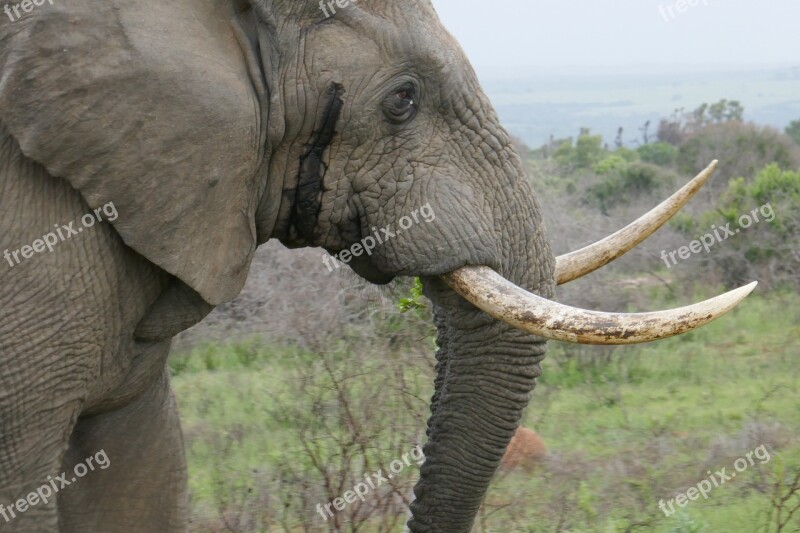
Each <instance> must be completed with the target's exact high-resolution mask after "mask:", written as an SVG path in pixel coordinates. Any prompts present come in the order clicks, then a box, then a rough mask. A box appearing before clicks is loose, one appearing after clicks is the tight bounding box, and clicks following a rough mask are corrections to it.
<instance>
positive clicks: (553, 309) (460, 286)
mask: <svg viewBox="0 0 800 533" xmlns="http://www.w3.org/2000/svg"><path fill="white" fill-rule="evenodd" d="M441 277H442V279H443V280H444V282H445V283H447V284H448V285H449V286H450V288H452V289H453V290H454V291H455V292H457V293H458V294H460V295H461V296H462V297H464V298H465V299H466V300H467V301H469V302H471V303H472V304H473V305H475V306H476V307H478V308H479V309H481V310H483V311H485V312H486V313H488V314H489V315H491V316H493V317H494V318H496V319H498V320H501V321H503V322H505V323H507V324H510V325H511V326H514V327H515V328H518V329H521V330H523V331H527V332H528V333H533V334H534V335H539V336H540V337H544V338H546V339H552V340H558V341H565V342H573V343H578V344H637V343H641V342H650V341H655V340H659V339H664V338H667V337H671V336H673V335H679V334H681V333H686V332H687V331H691V330H693V329H697V328H699V327H701V326H704V325H705V324H708V323H709V322H711V321H712V320H715V319H717V318H719V317H721V316H722V315H724V314H725V313H727V312H728V311H730V310H731V309H733V308H734V307H736V305H738V304H739V302H741V301H742V300H743V299H744V298H745V297H747V295H749V294H750V293H751V292H753V289H755V287H756V285H757V284H758V282H756V281H754V282H752V283H750V284H749V285H745V286H744V287H740V288H738V289H735V290H732V291H730V292H727V293H725V294H722V295H720V296H717V297H716V298H712V299H710V300H706V301H704V302H700V303H696V304H694V305H689V306H686V307H680V308H677V309H669V310H666V311H655V312H651V313H604V312H600V311H588V310H586V309H580V308H577V307H570V306H568V305H564V304H560V303H558V302H554V301H552V300H548V299H546V298H542V297H541V296H537V295H535V294H532V293H530V292H528V291H526V290H524V289H522V288H521V287H519V286H517V285H515V284H513V283H511V282H510V281H508V280H507V279H505V278H504V277H502V276H501V275H500V274H498V273H497V272H495V271H494V270H492V269H491V268H489V267H485V266H481V267H462V268H459V269H458V270H454V271H452V272H449V273H447V274H443V275H442V276H441Z"/></svg>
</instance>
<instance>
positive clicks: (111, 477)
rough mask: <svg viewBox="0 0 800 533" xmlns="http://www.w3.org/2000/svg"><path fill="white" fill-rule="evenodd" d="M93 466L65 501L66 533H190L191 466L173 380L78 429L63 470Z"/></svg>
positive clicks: (61, 501)
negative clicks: (173, 390) (182, 431)
mask: <svg viewBox="0 0 800 533" xmlns="http://www.w3.org/2000/svg"><path fill="white" fill-rule="evenodd" d="M90 458H91V460H90ZM89 462H91V463H92V464H93V466H94V468H93V469H89V470H88V471H87V473H86V474H85V476H83V477H81V478H80V479H78V480H77V481H76V482H75V483H73V484H72V485H70V486H69V487H68V489H67V490H66V491H64V492H62V493H59V510H60V513H61V527H62V531H65V532H71V531H75V532H78V531H81V532H82V531H103V532H107V533H114V532H120V533H123V532H124V533H129V532H131V531H159V532H165V533H167V532H174V531H185V530H186V523H187V512H188V511H187V508H188V503H187V487H186V483H187V475H186V460H185V456H184V450H183V436H182V433H181V428H180V422H179V420H178V412H177V407H176V403H175V398H174V397H173V394H172V390H171V387H170V384H169V376H168V372H166V371H165V372H164V373H163V374H162V375H161V377H160V378H159V379H158V380H157V381H156V382H155V383H154V384H153V385H152V386H151V387H150V388H149V389H148V390H147V391H146V392H145V393H144V394H143V395H142V396H140V397H139V398H138V399H136V400H134V401H133V402H131V403H130V404H128V405H127V406H125V407H122V408H120V409H117V410H115V411H112V412H109V413H104V414H100V415H95V416H91V417H87V418H82V419H80V420H79V421H78V425H77V426H76V428H75V431H74V433H73V435H72V440H71V442H70V448H69V451H68V452H67V455H66V457H65V461H64V466H63V469H64V471H66V472H73V471H74V470H75V468H76V465H80V464H81V463H83V464H84V465H87V464H88V463H89ZM78 468H79V469H80V470H81V471H83V470H84V468H82V467H80V466H78Z"/></svg>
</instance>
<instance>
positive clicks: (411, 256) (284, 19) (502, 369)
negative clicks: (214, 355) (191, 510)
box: [0, 0, 554, 532]
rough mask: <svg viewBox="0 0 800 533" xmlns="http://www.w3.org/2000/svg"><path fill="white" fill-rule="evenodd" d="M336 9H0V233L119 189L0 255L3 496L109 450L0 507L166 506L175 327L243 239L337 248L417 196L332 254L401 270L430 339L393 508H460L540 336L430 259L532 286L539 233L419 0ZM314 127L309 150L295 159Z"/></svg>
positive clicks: (79, 521) (182, 486)
mask: <svg viewBox="0 0 800 533" xmlns="http://www.w3.org/2000/svg"><path fill="white" fill-rule="evenodd" d="M338 11H339V12H338V13H337V15H336V16H335V17H333V18H331V19H328V20H326V19H325V17H324V15H323V14H322V12H321V11H320V10H319V6H318V5H317V4H316V3H315V2H312V1H310V0H309V1H308V2H301V1H298V0H291V1H290V0H286V1H281V0H273V1H269V0H253V2H252V5H251V4H250V2H247V1H244V0H242V1H240V2H230V1H221V0H206V1H200V0H171V1H170V2H163V1H155V0H145V1H133V0H128V1H125V2H123V1H111V0H109V1H104V2H93V1H92V2H90V1H89V0H58V1H57V2H55V3H54V4H53V5H50V4H49V3H47V2H45V3H44V5H42V6H40V7H37V8H35V9H34V11H33V12H31V13H29V14H26V15H25V16H24V17H23V19H22V20H20V21H17V22H13V23H12V22H9V21H8V20H7V19H6V18H3V19H2V21H0V229H1V231H0V252H2V250H5V249H10V250H15V249H19V248H21V246H23V245H25V244H31V243H32V242H33V241H34V240H35V239H37V238H39V237H41V236H42V235H44V233H47V232H48V231H50V228H52V227H53V225H54V224H66V223H68V222H70V221H73V220H77V219H79V218H80V217H81V215H83V214H85V213H87V212H89V210H90V209H94V208H97V207H100V206H102V205H104V204H106V203H107V202H113V203H114V205H115V207H116V208H117V210H118V212H119V217H118V218H117V219H116V220H115V221H114V222H113V223H111V224H109V223H103V224H99V225H97V226H95V227H94V228H92V229H87V230H85V231H83V232H82V233H81V234H80V235H79V236H75V237H72V238H71V239H69V240H67V241H65V242H62V243H60V244H59V245H58V246H57V247H56V249H55V250H54V251H53V252H50V253H47V252H46V253H41V254H36V255H35V256H34V257H32V258H30V259H28V260H26V261H24V262H23V263H21V264H19V265H16V266H14V267H13V268H11V267H10V266H9V265H8V263H6V262H5V261H4V262H2V263H0V504H4V505H6V506H7V505H8V504H9V503H11V502H14V501H16V500H18V499H19V498H21V497H24V496H25V495H26V494H27V493H28V492H30V491H32V490H34V489H36V488H37V487H38V486H40V485H41V484H43V483H46V480H47V476H48V475H50V476H55V475H57V474H58V473H60V472H62V471H67V472H72V468H73V466H74V465H75V464H76V463H77V462H80V461H82V460H83V459H84V458H86V457H88V456H89V455H92V454H95V453H96V452H98V451H99V450H101V449H102V450H104V451H105V452H106V454H107V456H108V458H109V461H110V463H111V466H110V467H109V468H107V469H106V470H96V471H94V472H91V473H89V474H88V475H87V476H86V477H84V478H82V479H80V480H79V481H78V482H77V483H74V484H72V485H71V486H69V487H67V488H65V489H63V490H62V491H61V492H60V493H59V494H58V499H57V501H52V502H50V503H48V504H47V505H43V504H39V505H38V506H36V507H34V508H32V509H30V510H28V511H26V512H25V513H23V514H21V515H19V516H18V517H17V518H16V519H14V520H12V521H11V522H9V523H6V522H5V521H4V520H3V518H2V517H0V531H56V530H60V531H103V532H110V531H120V532H131V531H147V532H150V531H181V530H184V529H185V528H186V520H187V501H186V470H185V459H184V450H183V442H182V436H181V431H180V426H179V422H178V417H177V411H176V406H175V401H174V400H173V398H172V395H171V392H170V385H169V379H168V375H167V372H166V370H165V368H166V358H167V353H168V351H169V344H170V339H171V337H172V336H174V335H175V334H176V333H178V332H179V331H181V330H183V329H185V328H187V327H189V326H191V325H192V324H194V323H196V322H198V321H199V320H201V319H202V317H204V316H205V315H206V314H207V313H208V312H209V311H210V310H211V309H212V308H213V306H215V305H217V304H220V303H222V302H225V301H228V300H230V299H232V298H233V297H235V296H236V294H237V293H238V292H239V291H240V290H241V288H242V285H243V283H244V280H245V277H246V275H247V271H248V267H249V264H250V260H251V258H252V255H253V252H254V250H255V248H256V246H257V245H258V244H260V243H263V242H264V241H266V240H268V239H271V238H277V239H280V240H281V241H282V242H284V243H285V244H287V245H289V246H323V247H325V248H327V249H328V250H329V251H331V252H337V251H339V250H343V249H346V248H348V247H349V246H350V245H351V244H353V243H355V242H357V241H359V240H360V239H361V238H362V237H363V236H366V235H368V234H370V233H372V232H371V230H370V228H372V227H377V228H381V227H386V226H389V225H390V224H391V225H392V226H393V227H395V228H396V227H397V223H398V220H399V219H400V217H402V216H404V215H409V214H411V213H412V212H413V211H414V210H418V209H420V208H421V207H422V206H423V205H425V204H427V203H430V205H431V208H432V209H433V210H434V212H435V214H436V220H435V221H434V222H432V223H421V224H419V225H416V226H414V227H413V228H412V229H410V230H408V231H406V232H403V233H402V234H399V235H398V236H397V237H396V238H394V239H392V240H389V241H388V242H386V243H385V244H384V245H382V246H378V247H377V248H376V249H375V252H374V253H373V255H372V256H371V257H369V258H365V257H361V258H358V259H357V260H355V261H354V262H353V263H352V264H351V266H352V267H353V269H354V270H355V271H356V272H358V273H359V274H360V275H362V276H364V277H365V278H367V279H369V280H371V281H374V282H376V283H384V282H387V281H389V280H390V279H392V278H393V277H395V276H422V277H423V280H424V285H425V291H426V294H427V295H428V296H429V297H430V298H431V300H432V301H433V302H434V309H435V317H436V318H435V320H436V326H437V328H438V334H439V346H440V349H439V351H438V354H437V361H438V364H437V377H436V382H435V386H436V392H435V394H434V396H433V399H432V406H431V412H432V414H431V418H430V420H429V422H428V436H429V442H428V444H427V445H426V446H425V448H424V451H425V455H426V462H425V464H424V465H423V467H422V475H421V480H420V481H419V483H418V485H417V486H416V489H415V493H416V498H417V499H416V501H415V502H414V504H413V505H412V509H411V510H412V513H413V518H412V519H411V521H410V522H409V525H410V528H411V530H412V531H414V532H427V531H432V532H441V531H459V532H465V531H469V530H470V528H471V526H472V523H473V520H474V517H475V514H476V511H477V509H478V506H479V505H480V502H481V500H482V498H483V496H484V494H485V492H486V490H487V486H488V484H489V480H490V478H491V477H492V475H493V473H494V472H495V469H496V468H497V466H498V464H499V462H500V459H501V456H502V455H503V451H504V449H505V447H506V445H507V443H508V441H509V440H510V438H511V436H512V434H513V432H514V430H515V428H516V427H517V424H518V421H519V419H520V415H521V411H522V409H523V408H524V407H525V406H526V404H527V403H528V399H529V395H530V392H531V390H532V389H533V386H534V378H535V377H536V376H538V374H539V372H540V368H539V362H540V361H541V359H542V357H543V355H544V351H545V345H544V343H543V342H542V341H541V339H538V338H535V337H532V336H530V335H527V334H523V333H520V332H518V331H516V330H514V329H511V328H510V327H509V326H506V325H504V324H502V323H498V322H497V321H495V320H493V319H491V318H489V317H488V316H487V315H485V314H483V313H481V312H478V311H477V310H476V309H475V308H473V307H472V306H471V305H469V304H467V303H465V301H464V300H462V299H461V298H460V297H458V296H457V295H456V294H455V293H453V292H451V291H450V290H449V289H447V288H446V287H445V286H444V285H443V284H442V282H441V281H439V279H438V278H437V277H435V276H436V275H437V274H441V273H445V272H448V271H450V270H452V269H455V268H457V267H460V266H463V265H488V266H490V267H492V268H494V269H496V270H497V271H498V272H500V273H501V274H502V275H504V276H505V277H507V278H508V279H510V280H512V281H514V282H515V283H517V284H519V285H521V286H522V287H525V288H527V289H529V290H531V291H533V292H536V293H538V294H541V295H543V296H545V297H552V296H553V293H554V281H553V268H554V261H553V257H552V254H551V251H550V247H549V244H548V242H547V240H546V237H545V235H544V230H543V227H542V221H541V217H540V213H539V207H538V205H537V203H536V201H535V199H534V197H533V194H532V191H531V189H530V187H529V185H528V184H527V183H526V180H525V177H524V175H523V170H522V168H521V165H520V161H519V159H518V157H517V155H516V154H515V153H514V151H513V149H512V148H511V143H510V142H509V137H508V135H507V134H506V132H505V131H504V130H503V129H502V128H501V127H500V124H499V123H498V119H497V116H496V115H495V113H494V111H493V110H492V107H491V105H490V104H489V102H488V100H487V98H486V96H485V95H484V93H483V91H482V90H481V88H480V86H479V84H478V81H477V79H476V76H475V74H474V72H473V70H472V69H471V67H470V65H469V62H468V61H467V59H466V58H465V57H464V55H463V53H462V51H461V50H460V48H459V46H458V45H457V43H456V42H455V41H454V40H453V38H452V37H451V36H450V35H449V34H448V33H447V32H446V31H445V30H444V29H443V28H442V26H441V24H440V22H439V21H438V18H437V16H436V14H435V12H434V10H433V8H432V7H431V5H430V3H429V1H428V0H403V1H402V2H388V1H378V0H360V1H359V2H358V4H357V5H352V6H350V7H347V8H345V9H340V10H338ZM335 84H339V85H335ZM336 87H339V89H338V91H339V92H338V93H337V94H336V95H334V94H333V93H331V91H332V89H333V88H336ZM403 90H405V91H406V92H405V93H403V92H402V91H403ZM337 95H338V96H337ZM337 98H338V99H339V100H340V101H341V110H340V111H341V112H340V114H339V115H338V116H337V114H336V113H335V112H333V111H335V110H336V108H337V105H336V103H337ZM409 100H413V102H414V103H413V105H412V104H411V103H410V101H409ZM390 109H394V110H395V112H396V114H397V117H395V118H394V120H390V117H391V115H390V113H389V110H390ZM326 117H327V118H326ZM331 117H333V118H335V119H337V120H336V124H335V132H333V130H330V129H329V130H328V131H329V133H331V134H332V137H330V138H328V139H326V138H325V137H326V136H325V134H324V133H325V131H326V126H325V124H326V121H328V125H330V119H331ZM334 133H335V134H334ZM328 141H329V142H328ZM315 143H317V144H320V145H327V147H326V146H322V148H324V151H322V148H319V151H320V152H321V153H322V161H323V163H324V164H323V165H321V166H320V167H319V171H317V170H318V169H317V168H316V167H315V165H314V164H313V157H312V158H308V157H306V158H305V159H304V156H306V155H308V153H309V152H310V151H312V150H310V145H314V144H315ZM301 160H304V161H305V162H304V163H303V165H301ZM308 275H309V276H326V275H330V274H329V273H328V272H327V269H325V267H324V266H323V265H322V264H320V268H319V270H317V271H315V272H308ZM376 356H379V354H376ZM313 512H314V511H313V510H309V513H313Z"/></svg>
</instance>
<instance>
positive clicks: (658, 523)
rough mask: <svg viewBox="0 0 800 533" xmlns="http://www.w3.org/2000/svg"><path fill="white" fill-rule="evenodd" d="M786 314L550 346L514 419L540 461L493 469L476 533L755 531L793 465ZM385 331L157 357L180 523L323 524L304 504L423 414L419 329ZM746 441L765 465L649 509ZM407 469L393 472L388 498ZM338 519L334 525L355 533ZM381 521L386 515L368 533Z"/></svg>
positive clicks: (786, 303)
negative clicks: (180, 468) (322, 346)
mask: <svg viewBox="0 0 800 533" xmlns="http://www.w3.org/2000/svg"><path fill="white" fill-rule="evenodd" d="M799 304H800V297H798V295H796V294H790V293H787V294H783V295H778V294H773V295H771V296H770V297H769V298H767V297H763V296H754V297H751V298H749V299H748V300H747V302H746V303H745V304H744V305H742V306H740V307H739V308H737V309H736V310H734V311H733V312H732V313H731V314H730V315H729V316H727V317H725V318H724V319H722V320H718V321H716V322H714V323H713V324H711V325H709V326H707V327H706V328H703V329H701V330H699V331H697V332H694V333H692V334H690V335H687V336H682V337H677V338H673V339H669V340H666V341H662V342H659V343H655V344H650V345H644V346H637V347H626V348H617V349H594V348H589V349H587V348H585V347H573V346H569V345H565V344H556V343H554V344H552V345H551V351H550V354H549V356H548V359H547V360H546V361H545V364H544V365H543V367H544V375H543V377H542V378H541V379H540V381H539V384H538V386H537V390H536V392H535V394H534V399H533V401H532V403H531V407H530V408H529V409H528V411H527V413H526V417H525V420H524V421H523V422H524V425H526V426H528V427H533V428H535V430H536V431H537V432H538V433H539V434H540V435H542V437H543V438H544V440H545V441H546V443H547V446H548V449H549V452H550V453H549V459H548V461H547V463H546V464H544V465H542V466H541V467H540V468H538V469H537V471H536V472H535V473H534V474H533V475H528V474H524V473H522V472H513V473H510V474H506V475H500V476H498V478H497V479H496V481H495V483H494V484H493V486H492V488H491V489H490V493H489V495H488V496H487V500H486V503H485V506H484V508H483V510H482V513H481V515H480V516H479V521H478V525H477V528H476V529H477V530H478V531H531V532H533V531H537V532H538V531H573V532H581V531H587V532H588V531H608V532H616V531H620V532H621V531H637V530H638V531H656V532H664V533H667V532H670V533H673V532H691V531H709V532H711V531H734V532H735V531H748V532H750V531H759V530H760V531H767V530H766V529H764V526H765V521H766V512H767V510H768V509H769V507H770V504H769V491H770V490H772V489H771V487H772V486H773V485H774V483H775V481H774V480H775V479H776V476H777V475H778V474H779V472H780V469H781V468H789V469H790V470H791V469H792V468H800V436H799V435H798V428H800V408H798V405H800V402H798V385H800V379H798V378H799V377H800V364H798V361H797V357H798V348H800V305H799ZM390 322H391V325H390V326H387V331H378V332H375V333H376V337H374V338H372V337H364V338H353V339H350V340H345V341H342V342H340V343H338V345H337V346H336V347H334V348H332V349H329V350H325V351H324V353H322V354H320V353H316V351H315V352H309V351H304V350H300V349H298V348H293V347H287V346H271V345H264V344H261V343H259V342H258V341H252V342H249V343H245V344H241V345H234V346H205V347H202V348H198V349H195V350H194V351H192V352H190V353H185V354H177V355H176V356H174V357H173V358H172V360H171V368H172V370H173V376H174V377H173V385H174V388H175V391H176V394H177V397H178V401H179V405H180V411H181V417H182V420H183V427H184V432H185V434H186V444H187V452H188V462H189V470H190V491H191V495H192V514H193V517H194V524H195V525H194V529H195V530H199V531H322V530H325V528H326V527H328V526H330V522H323V521H322V520H321V518H320V517H319V515H316V514H315V511H314V505H315V504H316V503H317V502H323V503H324V502H326V501H329V499H331V498H329V496H330V495H331V494H334V495H336V494H338V493H337V492H336V491H335V490H333V491H332V492H331V491H328V492H326V490H325V487H326V480H327V482H328V483H330V481H331V480H337V479H340V478H344V479H346V480H347V481H346V482H345V483H344V487H345V488H349V487H352V483H350V480H351V479H357V477H358V475H360V474H361V473H362V472H364V471H369V470H370V469H369V468H367V466H369V465H370V464H372V465H375V464H383V463H381V461H389V460H392V459H396V458H398V457H399V450H400V449H401V448H402V447H403V446H406V445H408V446H409V447H410V445H411V444H412V441H413V439H414V436H415V435H416V433H415V432H419V431H422V430H423V428H424V419H425V416H427V413H426V409H427V407H426V406H425V402H426V401H427V399H428V398H429V395H430V392H431V385H430V379H431V368H430V359H431V358H432V354H430V353H428V351H429V341H428V339H421V335H415V334H409V335H406V336H404V337H401V340H400V341H397V339H395V338H394V337H392V336H393V335H396V334H397V330H398V328H399V327H398V325H397V321H396V320H394V319H393V320H392V321H390ZM387 332H391V335H390V334H388V333H387ZM422 336H424V335H422ZM389 337H392V338H389ZM376 376H380V379H378V378H377V377H376ZM340 386H341V387H340ZM343 405H345V406H346V407H347V408H346V409H345V407H343ZM354 428H355V429H354ZM353 435H355V437H353V438H350V437H351V436H353ZM304 440H305V443H306V445H305V446H304V444H303V441H304ZM309 442H310V443H312V444H313V445H312V446H309V445H307V443H309ZM762 444H763V445H764V446H765V447H766V449H768V450H769V453H770V460H769V461H768V462H766V463H765V464H759V462H756V464H755V465H754V466H750V467H749V468H748V469H747V470H745V471H743V472H741V473H739V474H738V477H737V478H736V479H735V480H731V481H730V482H728V483H726V484H724V485H722V486H721V487H719V488H715V489H713V490H712V492H710V493H709V497H708V499H707V500H704V499H700V500H698V501H693V502H690V503H689V504H688V505H687V506H686V507H685V508H684V509H682V510H681V512H680V513H677V514H676V515H675V516H671V517H669V518H668V517H665V516H664V514H663V513H662V512H661V511H660V510H659V508H658V501H659V500H660V499H662V498H663V499H665V500H669V499H670V498H674V496H675V494H677V493H681V492H685V491H686V489H687V488H689V487H691V486H694V485H695V484H697V483H698V482H699V481H701V480H702V479H704V478H706V477H707V474H706V472H707V471H709V470H711V471H717V470H719V469H721V468H722V467H726V468H727V469H728V472H730V471H732V469H733V466H732V465H733V462H734V461H735V460H736V459H737V458H739V457H742V456H744V455H745V454H746V453H747V452H750V451H752V450H754V449H755V448H756V447H758V446H760V445H762ZM309 450H311V452H309ZM314 450H316V452H315V451H314ZM314 453H317V456H316V457H317V459H319V458H320V457H321V458H322V462H323V463H325V464H323V465H322V469H320V468H317V467H315V466H314V465H313V462H314V461H313V460H312V457H313V456H314ZM359 454H363V456H364V457H367V458H368V459H369V460H368V461H367V463H366V464H365V462H364V460H363V458H362V457H361V455H359ZM370 461H371V462H370ZM417 475H418V472H417V471H416V467H415V466H412V468H409V469H408V470H407V471H406V472H404V473H403V474H402V476H404V478H403V479H402V480H401V481H398V483H401V485H402V487H401V488H402V490H398V492H402V491H403V490H406V489H407V488H408V487H410V486H411V484H413V482H414V481H415V480H416V477H417ZM399 477H400V476H398V478H399ZM289 495H292V496H289ZM795 498H798V499H800V495H796V496H795ZM387 501H388V500H387ZM790 501H792V500H790ZM393 509H395V510H394V511H392V512H390V513H375V514H373V515H372V516H370V517H368V518H365V519H364V521H363V525H362V528H361V529H360V530H359V531H401V530H402V528H401V524H402V522H404V518H403V517H402V513H403V511H402V506H399V507H398V506H395V507H393ZM344 514H345V512H344V511H343V512H342V515H343V516H342V520H343V522H345V523H344V524H343V529H342V530H343V531H352V530H354V529H353V528H349V529H348V527H347V523H346V522H347V521H348V520H350V518H352V517H351V516H349V515H348V517H347V520H345V519H344V518H345V517H344ZM388 514H394V515H396V516H395V518H398V517H399V519H400V520H399V522H398V523H397V525H395V526H394V527H393V528H389V527H387V528H385V529H381V524H383V523H384V519H385V518H386V515H388ZM353 516H355V515H353ZM361 518H363V517H361ZM798 520H800V519H797V518H796V519H795V522H793V523H792V526H791V527H789V528H787V529H785V530H784V531H793V530H795V529H796V528H797V527H800V521H798ZM226 522H227V523H226ZM303 528H305V529H303ZM769 531H774V529H770V530H769Z"/></svg>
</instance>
